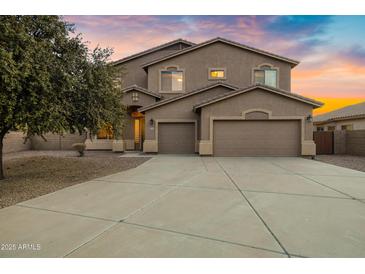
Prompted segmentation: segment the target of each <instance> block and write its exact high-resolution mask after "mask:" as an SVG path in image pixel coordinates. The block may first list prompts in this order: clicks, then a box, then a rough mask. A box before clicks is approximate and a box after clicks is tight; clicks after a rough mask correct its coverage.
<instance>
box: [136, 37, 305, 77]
mask: <svg viewBox="0 0 365 274" xmlns="http://www.w3.org/2000/svg"><path fill="white" fill-rule="evenodd" d="M218 41H220V42H222V43H226V44H230V45H233V46H236V47H240V48H243V49H246V50H250V51H253V52H256V53H258V54H262V55H266V56H269V57H271V58H274V59H278V60H281V61H283V62H286V63H289V64H290V66H291V67H292V68H294V67H295V66H297V65H298V64H299V63H300V62H299V61H297V60H294V59H291V58H286V57H284V56H280V55H276V54H274V53H271V52H266V51H264V50H260V49H256V48H253V47H250V46H246V45H243V44H240V43H237V42H234V41H230V40H227V39H224V38H220V37H218V38H214V39H211V40H208V41H205V42H202V43H200V44H196V45H195V46H192V47H189V48H186V49H184V50H181V51H178V52H174V53H172V54H170V55H167V56H164V57H162V58H158V59H156V60H153V61H150V62H148V63H145V64H143V65H142V68H143V69H144V70H145V71H147V68H148V67H149V66H151V65H154V64H158V63H160V62H163V61H165V60H168V59H171V58H174V57H175V56H180V55H182V54H185V53H188V52H190V51H194V50H196V49H199V48H201V47H204V46H207V45H210V44H212V43H215V42H218Z"/></svg>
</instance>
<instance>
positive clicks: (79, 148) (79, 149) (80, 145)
mask: <svg viewBox="0 0 365 274" xmlns="http://www.w3.org/2000/svg"><path fill="white" fill-rule="evenodd" d="M72 148H73V149H74V150H76V151H77V152H78V153H79V156H80V157H82V156H84V154H85V153H84V151H85V148H86V145H85V144H84V143H76V144H73V145H72Z"/></svg>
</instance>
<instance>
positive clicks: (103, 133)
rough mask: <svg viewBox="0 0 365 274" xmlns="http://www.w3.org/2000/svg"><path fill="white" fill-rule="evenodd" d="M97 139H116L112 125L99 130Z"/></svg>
mask: <svg viewBox="0 0 365 274" xmlns="http://www.w3.org/2000/svg"><path fill="white" fill-rule="evenodd" d="M96 138H97V139H114V133H113V127H112V126H111V125H105V126H104V127H102V128H101V129H99V130H98V132H97V134H96Z"/></svg>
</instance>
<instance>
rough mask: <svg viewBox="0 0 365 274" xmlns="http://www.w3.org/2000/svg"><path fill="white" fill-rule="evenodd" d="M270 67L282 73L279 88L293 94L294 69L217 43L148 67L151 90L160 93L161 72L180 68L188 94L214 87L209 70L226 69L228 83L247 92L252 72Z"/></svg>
mask: <svg viewBox="0 0 365 274" xmlns="http://www.w3.org/2000/svg"><path fill="white" fill-rule="evenodd" d="M266 63H269V64H271V65H273V66H274V67H277V68H278V69H279V88H281V89H284V90H288V91H290V77H291V67H290V65H289V64H288V63H285V62H283V61H280V60H277V59H274V58H271V57H268V56H263V55H260V54H257V53H254V52H251V51H248V50H244V49H240V48H237V47H234V46H231V45H227V44H224V43H222V42H216V43H213V44H211V45H208V46H206V47H203V48H200V49H197V50H194V51H192V52H190V53H187V54H183V55H180V56H176V57H174V58H171V59H169V60H166V61H163V62H160V63H157V64H154V65H151V66H150V67H148V89H149V90H151V91H159V81H160V72H159V71H160V70H161V69H164V68H166V67H168V66H178V67H179V68H180V69H184V71H185V90H186V91H191V90H194V89H197V88H200V87H203V86H206V85H209V84H211V83H212V82H214V81H212V80H209V79H208V69H209V68H226V74H227V75H226V76H227V77H226V80H225V81H226V82H227V83H229V84H232V85H236V86H238V87H241V88H244V87H247V86H250V85H252V83H253V75H252V74H253V68H255V67H257V66H259V65H262V64H266Z"/></svg>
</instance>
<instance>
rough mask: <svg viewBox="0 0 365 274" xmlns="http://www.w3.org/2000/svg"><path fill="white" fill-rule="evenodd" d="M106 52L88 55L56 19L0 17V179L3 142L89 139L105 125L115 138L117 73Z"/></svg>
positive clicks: (119, 116) (119, 109) (120, 111)
mask: <svg viewBox="0 0 365 274" xmlns="http://www.w3.org/2000/svg"><path fill="white" fill-rule="evenodd" d="M111 54H112V50H111V49H101V48H96V49H95V50H93V51H91V52H90V51H89V49H88V47H87V46H86V43H85V42H83V40H82V37H81V36H80V35H79V34H76V33H75V28H74V26H73V25H72V24H69V23H68V22H65V21H64V20H63V19H62V18H61V17H58V16H0V77H1V79H0V179H3V178H4V172H3V160H2V154H3V152H2V150H3V139H4V136H5V135H6V134H7V133H8V132H9V131H10V130H21V131H23V132H24V133H25V134H26V136H27V138H29V137H31V136H33V135H40V136H43V134H45V133H48V132H51V133H60V132H71V133H76V132H77V133H80V134H82V133H84V132H85V131H86V130H88V131H90V132H91V133H92V134H95V133H96V132H97V130H98V129H99V128H101V127H103V126H104V125H105V124H108V125H111V126H112V128H113V130H114V134H115V136H118V135H119V132H120V130H121V128H122V125H123V119H124V115H125V108H124V107H123V105H122V100H121V99H122V92H121V88H120V84H119V83H118V82H119V81H121V73H120V72H119V71H117V69H116V68H115V67H113V66H112V65H110V64H109V62H108V60H109V57H110V56H111Z"/></svg>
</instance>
